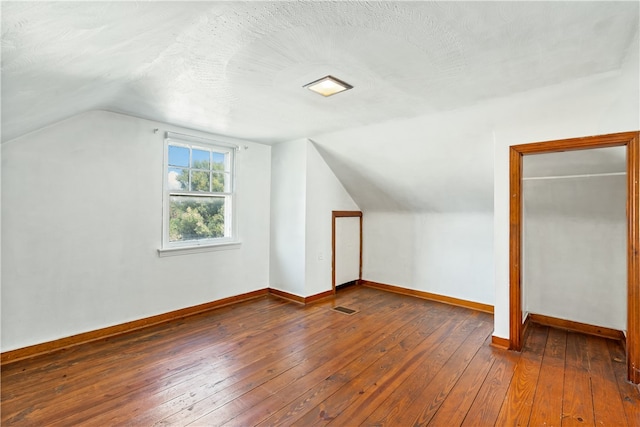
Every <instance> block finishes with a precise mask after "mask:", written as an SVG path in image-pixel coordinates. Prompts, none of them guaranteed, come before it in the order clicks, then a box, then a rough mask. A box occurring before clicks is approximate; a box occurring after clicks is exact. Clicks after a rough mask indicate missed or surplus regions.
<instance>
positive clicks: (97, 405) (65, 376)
mask: <svg viewBox="0 0 640 427" xmlns="http://www.w3.org/2000/svg"><path fill="white" fill-rule="evenodd" d="M337 305H342V306H345V307H348V308H352V309H356V310H358V313H356V314H354V315H345V314H342V313H339V312H336V311H334V310H331V308H332V307H333V306H337ZM492 330H493V318H492V316H491V315H489V314H485V313H480V312H474V311H471V310H467V309H464V308H459V307H453V306H447V305H443V304H439V303H435V302H429V301H425V300H420V299H416V298H413V297H409V296H403V295H396V294H392V293H387V292H384V291H380V290H376V289H371V288H363V287H358V286H356V287H351V288H347V289H344V290H341V291H340V292H339V293H338V295H337V297H336V298H335V300H334V299H330V300H325V301H323V302H319V303H316V304H313V305H309V306H300V305H297V304H294V303H290V302H285V301H283V300H280V299H277V298H274V297H263V298H260V299H256V300H253V301H249V302H244V303H240V304H237V305H233V306H229V307H225V308H221V309H218V310H215V311H212V312H209V313H205V314H200V315H197V316H193V317H189V318H187V319H183V320H180V321H176V322H172V323H169V324H165V325H160V326H155V327H151V328H148V329H145V330H141V331H137V332H134V333H131V334H128V335H125V336H121V337H117V338H111V339H107V340H103V341H99V342H95V343H91V344H86V345H82V346H78V347H74V348H71V349H68V350H66V351H62V352H58V353H55V354H51V355H47V356H42V357H38V358H35V359H31V360H27V361H22V362H16V363H13V364H9V365H7V366H5V367H3V369H2V390H1V392H2V404H1V411H2V412H1V418H0V420H1V422H2V425H3V426H4V425H6V426H9V425H29V426H30V425H33V426H45V425H46V426H73V425H83V426H115V425H122V426H155V425H157V426H164V425H176V426H186V425H193V426H221V425H225V426H254V425H260V426H271V425H297V426H310V425H331V426H352V425H354V426H355V425H366V426H369V425H376V426H378V425H388V426H423V425H429V426H457V425H465V426H491V425H500V426H502V425H523V426H524V425H530V426H543V425H550V426H570V425H580V426H583V425H587V426H588V425H590V426H595V425H610V426H640V393H639V392H638V389H637V387H634V386H632V385H631V384H629V383H627V382H626V381H625V379H624V375H625V363H624V351H623V348H622V346H621V344H620V343H619V342H616V341H611V340H606V339H603V338H595V337H591V336H586V335H581V334H576V333H571V332H565V331H561V330H557V329H550V328H548V327H543V326H537V325H532V327H531V328H530V331H531V332H530V333H529V334H528V336H527V337H526V341H525V347H524V350H523V352H522V353H515V352H507V351H503V350H498V349H495V348H493V347H491V346H489V342H490V339H491V333H492Z"/></svg>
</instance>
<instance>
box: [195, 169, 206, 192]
mask: <svg viewBox="0 0 640 427" xmlns="http://www.w3.org/2000/svg"><path fill="white" fill-rule="evenodd" d="M191 191H207V192H208V191H209V172H203V171H191Z"/></svg>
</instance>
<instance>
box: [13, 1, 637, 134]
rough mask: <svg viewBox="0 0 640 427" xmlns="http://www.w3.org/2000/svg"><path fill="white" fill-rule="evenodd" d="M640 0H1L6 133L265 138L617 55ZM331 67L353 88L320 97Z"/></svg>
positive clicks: (394, 112)
mask: <svg viewBox="0 0 640 427" xmlns="http://www.w3.org/2000/svg"><path fill="white" fill-rule="evenodd" d="M637 30H638V3H637V2H626V3H625V2H620V3H614V2H391V1H388V2H361V1H358V2H263V1H256V2H244V1H243V2H227V1H221V2H204V1H203V2H164V1H163V2H160V1H158V2H137V1H136V2H44V1H39V2H2V140H3V141H7V140H10V139H12V138H15V137H17V136H20V135H22V134H24V133H26V132H29V131H32V130H35V129H38V128H40V127H43V126H46V125H48V124H51V123H54V122H56V121H59V120H61V119H64V118H67V117H70V116H72V115H75V114H78V113H80V112H83V111H86V110H90V109H106V110H111V111H117V112H124V113H128V114H131V115H134V116H139V117H143V118H150V119H154V120H158V121H163V122H170V123H174V124H177V125H182V126H186V127H189V128H194V129H199V130H204V131H209V132H213V133H218V134H224V135H228V136H234V137H240V138H247V139H251V140H255V141H258V142H264V143H269V144H271V143H277V142H281V141H287V140H293V139H296V138H303V137H310V138H313V137H314V136H315V135H318V134H322V133H326V132H333V131H338V130H342V129H347V128H352V127H358V126H363V125H369V124H372V123H378V122H380V121H384V120H390V119H395V118H407V117H413V116H418V115H423V114H430V113H435V112H443V111H450V110H454V109H457V108H460V107H464V106H469V105H473V104H477V103H478V102H481V101H483V100H486V99H489V98H495V97H501V96H507V95H510V94H514V93H518V92H523V91H528V90H532V89H535V88H539V87H542V86H548V85H553V84H558V83H561V82H564V81H567V80H570V79H577V78H581V77H585V76H589V75H593V74H598V73H603V72H607V71H612V70H616V69H619V68H620V66H621V64H622V61H623V60H624V58H625V57H626V56H627V54H628V50H629V49H630V48H631V46H633V43H632V40H633V38H634V37H637ZM327 74H333V75H335V76H336V77H338V78H340V79H342V80H345V81H346V82H348V83H350V84H351V85H353V86H354V87H355V88H354V89H353V90H351V91H348V92H345V93H342V94H339V95H336V96H333V97H331V98H323V97H321V96H318V95H316V94H314V93H312V92H310V91H308V90H306V89H303V85H305V84H306V83H309V82H311V81H313V80H316V79H318V78H320V77H323V76H324V75H327Z"/></svg>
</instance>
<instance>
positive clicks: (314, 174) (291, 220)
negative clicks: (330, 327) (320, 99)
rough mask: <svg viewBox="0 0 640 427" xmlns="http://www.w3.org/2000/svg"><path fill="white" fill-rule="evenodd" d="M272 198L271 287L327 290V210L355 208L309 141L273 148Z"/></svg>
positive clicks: (303, 291) (301, 292) (307, 293)
mask: <svg viewBox="0 0 640 427" xmlns="http://www.w3.org/2000/svg"><path fill="white" fill-rule="evenodd" d="M271 197H272V201H271V209H272V211H271V218H272V220H271V287H272V288H276V289H280V290H283V291H286V292H289V293H292V294H294V295H298V296H303V297H306V296H311V295H316V294H319V293H321V292H325V291H328V290H331V211H333V210H359V208H358V206H357V205H356V204H355V203H354V201H353V200H352V199H351V197H350V196H349V194H348V193H347V192H346V190H345V189H344V187H343V186H342V184H341V183H340V181H338V179H337V178H336V176H335V175H334V174H333V172H332V171H331V169H330V168H329V167H328V166H327V164H326V163H325V161H324V159H323V158H322V156H320V154H319V153H318V151H317V150H316V148H315V146H314V144H313V143H312V142H310V141H308V140H306V139H301V140H295V141H290V142H284V143H280V144H276V145H274V146H273V149H272V182H271Z"/></svg>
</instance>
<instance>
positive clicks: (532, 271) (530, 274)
mask: <svg viewBox="0 0 640 427" xmlns="http://www.w3.org/2000/svg"><path fill="white" fill-rule="evenodd" d="M526 160H527V158H525V169H526V166H527V165H526ZM522 194H523V205H524V214H523V216H524V217H525V218H526V221H525V223H524V227H523V246H524V248H525V256H524V259H525V260H526V263H525V265H524V267H523V271H522V281H523V283H526V287H523V297H524V298H523V301H526V305H525V306H524V309H525V310H526V311H528V312H530V313H536V314H544V315H548V316H553V317H557V318H560V319H568V320H573V321H578V322H582V323H587V324H590V325H597V326H604V327H608V328H613V329H618V330H626V329H627V317H626V312H627V299H626V298H627V274H626V273H627V263H626V256H627V253H626V252H627V243H626V239H627V226H626V210H625V209H626V177H625V176H599V177H589V178H584V177H583V178H560V179H557V178H556V179H544V180H531V181H524V182H523V193H522Z"/></svg>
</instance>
